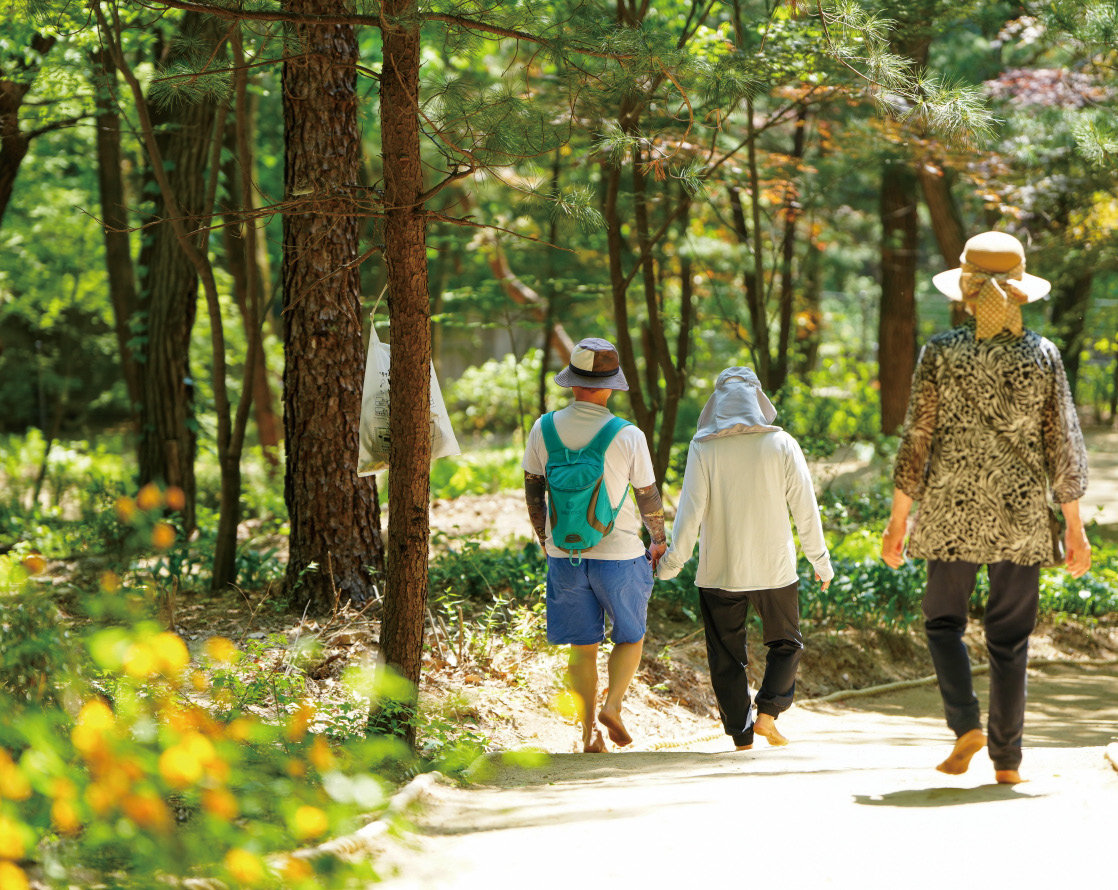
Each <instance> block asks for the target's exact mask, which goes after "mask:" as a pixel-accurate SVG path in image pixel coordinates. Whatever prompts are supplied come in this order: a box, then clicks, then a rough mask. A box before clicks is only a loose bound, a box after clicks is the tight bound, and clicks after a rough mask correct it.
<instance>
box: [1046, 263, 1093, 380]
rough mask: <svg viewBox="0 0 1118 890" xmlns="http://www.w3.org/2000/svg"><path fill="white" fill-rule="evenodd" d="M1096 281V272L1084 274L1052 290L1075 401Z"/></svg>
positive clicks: (1059, 338) (1062, 353)
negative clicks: (1088, 315) (1092, 292)
mask: <svg viewBox="0 0 1118 890" xmlns="http://www.w3.org/2000/svg"><path fill="white" fill-rule="evenodd" d="M1094 278H1095V276H1094V273H1093V272H1090V271H1088V272H1083V273H1081V274H1078V275H1075V276H1074V277H1071V278H1070V280H1060V281H1057V282H1056V286H1055V287H1053V288H1052V326H1053V327H1054V328H1055V329H1056V341H1057V345H1058V346H1059V347H1060V356H1061V357H1062V358H1063V360H1064V370H1065V371H1067V375H1068V386H1069V387H1070V388H1071V394H1072V398H1074V397H1075V394H1076V389H1077V387H1078V386H1079V358H1080V355H1081V354H1082V353H1083V346H1084V343H1085V342H1086V339H1087V336H1086V334H1087V331H1086V324H1087V308H1088V306H1089V305H1090V301H1091V285H1092V283H1093V282H1094Z"/></svg>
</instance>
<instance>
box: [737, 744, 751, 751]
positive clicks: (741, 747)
mask: <svg viewBox="0 0 1118 890" xmlns="http://www.w3.org/2000/svg"><path fill="white" fill-rule="evenodd" d="M752 748H753V746H752V745H734V750H735V751H749V750H751V749H752Z"/></svg>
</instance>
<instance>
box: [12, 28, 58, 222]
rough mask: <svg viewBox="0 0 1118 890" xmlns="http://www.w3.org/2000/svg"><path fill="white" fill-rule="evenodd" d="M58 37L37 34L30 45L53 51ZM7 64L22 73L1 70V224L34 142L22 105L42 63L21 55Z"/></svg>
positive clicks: (39, 52)
mask: <svg viewBox="0 0 1118 890" xmlns="http://www.w3.org/2000/svg"><path fill="white" fill-rule="evenodd" d="M56 40H57V38H54V37H44V36H43V35H42V34H36V35H35V36H34V37H33V38H32V39H31V45H30V47H29V49H31V50H32V51H33V52H34V53H36V55H38V56H44V55H46V54H47V53H48V52H50V50H51V48H52V47H53V46H54V44H55V42H56ZM20 55H22V54H20ZM4 67H5V69H7V68H9V67H10V68H12V69H14V70H15V71H18V72H19V76H16V77H11V79H9V77H10V76H9V73H8V71H6V70H0V224H2V223H3V222H4V213H5V211H6V210H7V209H8V204H9V202H10V201H11V199H12V192H13V190H14V189H15V183H16V175H17V174H18V173H19V167H20V164H22V163H23V159H24V158H25V157H26V156H27V149H28V146H30V144H31V137H30V136H29V135H28V134H27V133H24V132H23V131H22V130H21V129H20V125H19V109H20V106H21V105H23V99H24V97H25V96H26V95H27V94H28V92H30V90H31V86H32V84H33V83H34V81H35V76H36V75H37V74H38V69H39V63H38V60H31V61H26V60H24V59H23V58H18V59H17V60H12V61H11V62H10V65H5V66H4Z"/></svg>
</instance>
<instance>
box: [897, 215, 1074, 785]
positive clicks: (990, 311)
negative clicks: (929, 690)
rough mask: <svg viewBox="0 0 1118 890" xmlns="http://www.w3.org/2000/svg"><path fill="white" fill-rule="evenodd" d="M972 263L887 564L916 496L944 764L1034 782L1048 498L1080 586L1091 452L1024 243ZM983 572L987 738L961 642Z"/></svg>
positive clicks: (925, 404) (982, 251) (925, 402)
mask: <svg viewBox="0 0 1118 890" xmlns="http://www.w3.org/2000/svg"><path fill="white" fill-rule="evenodd" d="M960 260H961V263H962V265H961V266H960V268H958V269H951V270H948V271H946V272H941V273H940V274H938V275H936V276H935V277H934V278H933V279H932V282H933V284H935V286H936V287H937V288H938V289H939V290H940V291H941V292H942V293H944V294H945V295H946V296H947V297H949V298H950V299H952V300H955V301H959V302H961V303H962V304H963V306H964V307H965V308H966V310H967V312H968V313H970V315H971V316H973V317H972V318H969V319H967V320H966V322H964V323H963V324H962V325H960V326H959V327H956V328H954V329H952V330H950V331H947V332H946V333H943V334H938V335H937V336H935V337H932V338H931V339H930V340H929V341H928V343H927V345H925V347H924V349H923V351H922V352H921V354H920V359H919V362H918V363H917V368H916V373H915V375H914V376H913V381H912V393H911V395H910V396H909V402H908V415H907V417H906V419H905V425H904V431H903V434H902V436H901V444H900V448H899V450H898V452H897V460H896V465H895V467H894V472H893V481H894V485H895V490H894V492H893V509H892V514H891V515H890V517H889V524H888V526H887V527H886V529H885V533H884V535H883V537H882V542H881V556H882V558H883V559H884V560H885V562H886V563H887V564H888V565H889V566H891V567H892V568H897V567H899V566H900V565H901V563H902V562H904V558H905V553H904V545H905V536H906V534H907V533H908V517H909V511H910V510H911V508H912V505H913V503H914V502H915V501H919V502H920V513H919V516H918V517H917V518H916V521H915V523H914V526H913V528H912V534H911V536H910V537H909V540H908V553H909V555H911V556H915V557H917V558H923V559H926V560H927V561H928V582H927V588H926V589H925V592H924V603H923V610H924V618H925V625H924V626H925V629H926V632H927V636H928V648H929V650H930V651H931V655H932V662H933V664H934V665H935V669H936V677H937V679H938V681H939V689H940V694H941V696H942V698H943V706H944V712H945V716H946V718H947V725H948V726H949V727H950V729H951V730H952V731H953V732H954V733H955V737H956V741H955V746H954V748H953V750H952V751H951V754H950V755H949V756H948V757H947V759H946V760H944V761H943V762H942V763H941V764H940V765H939V766H938V767H937V769H939V770H940V771H941V772H944V773H949V774H952V775H957V774H960V773H964V772H966V770H967V768H968V766H969V765H970V761H971V758H972V757H973V756H974V755H975V754H977V753H978V752H979V751H981V750H982V748H983V747H984V746H987V747H988V750H989V754H990V759H991V760H992V761H993V762H994V776H995V779H996V780H997V781H998V782H999V783H1001V784H1007V785H1011V784H1015V783H1017V782H1020V781H1022V779H1021V776H1020V773H1019V772H1018V767H1019V766H1020V764H1021V739H1022V734H1023V730H1024V725H1025V679H1026V668H1027V666H1028V645H1029V635H1030V634H1031V633H1032V631H1033V627H1034V626H1035V624H1036V617H1037V606H1038V603H1039V598H1040V567H1041V565H1045V564H1050V563H1052V562H1054V544H1058V543H1059V541H1058V540H1057V541H1055V542H1054V541H1053V531H1052V528H1051V526H1050V524H1049V521H1048V515H1047V514H1048V510H1047V506H1046V489H1047V488H1048V486H1049V485H1050V486H1051V489H1052V494H1053V497H1054V498H1055V499H1056V501H1057V502H1058V503H1059V504H1060V505H1061V508H1062V511H1063V514H1064V517H1065V519H1066V522H1067V531H1066V534H1065V536H1064V542H1063V543H1064V546H1065V548H1066V560H1065V561H1066V565H1067V568H1068V570H1069V571H1070V572H1071V574H1072V575H1073V576H1074V577H1076V578H1078V577H1079V576H1080V575H1082V574H1083V573H1084V572H1086V571H1087V569H1089V568H1090V566H1091V545H1090V543H1089V542H1088V540H1087V535H1086V533H1085V532H1084V530H1083V521H1082V519H1081V518H1080V515H1079V498H1080V497H1082V496H1083V493H1084V492H1085V491H1086V488H1087V452H1086V449H1085V447H1084V444H1083V435H1082V433H1081V432H1080V429H1079V420H1078V418H1077V416H1076V413H1075V405H1074V403H1073V402H1072V398H1071V391H1070V390H1069V388H1068V382H1067V377H1066V375H1065V373H1064V366H1063V363H1062V362H1061V360H1060V353H1059V351H1058V350H1057V349H1056V347H1055V346H1054V345H1053V344H1052V343H1051V342H1049V341H1048V340H1046V339H1044V338H1043V337H1041V336H1039V335H1038V334H1036V333H1034V332H1033V331H1030V330H1028V329H1026V328H1025V327H1024V325H1023V323H1022V319H1021V306H1022V305H1023V304H1025V303H1030V302H1033V301H1034V300H1040V299H1042V298H1043V297H1045V296H1047V294H1048V291H1049V289H1050V288H1051V285H1050V284H1049V283H1048V282H1047V281H1045V280H1044V279H1043V278H1038V277H1037V276H1035V275H1029V274H1027V273H1026V272H1025V251H1024V248H1023V247H1022V246H1021V243H1020V242H1019V241H1018V240H1017V239H1016V238H1014V237H1013V236H1012V235H1008V234H1006V233H1004V232H984V233H982V234H980V235H976V236H974V237H973V238H971V239H970V240H969V241H967V243H966V245H965V246H964V249H963V255H962V256H961V257H960ZM1057 534H1058V533H1057ZM982 565H985V566H986V570H987V574H988V576H989V579H990V596H989V602H988V603H987V606H986V611H985V617H984V622H985V627H986V649H987V652H988V653H989V656H990V702H989V715H988V721H987V729H988V733H989V740H988V742H987V737H986V736H985V735H983V732H982V728H981V725H982V723H981V715H980V713H979V708H978V699H977V697H976V696H975V694H974V687H973V685H972V683H971V666H970V659H969V658H968V655H967V649H966V646H965V645H964V643H963V634H964V632H965V631H966V627H967V617H968V604H969V601H970V595H971V593H972V591H973V590H974V585H975V579H976V577H977V574H978V569H979V567H980V566H982Z"/></svg>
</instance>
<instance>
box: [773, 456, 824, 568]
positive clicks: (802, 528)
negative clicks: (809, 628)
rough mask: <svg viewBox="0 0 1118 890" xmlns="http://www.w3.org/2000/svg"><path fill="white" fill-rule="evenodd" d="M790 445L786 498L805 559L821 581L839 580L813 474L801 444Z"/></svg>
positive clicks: (786, 467) (787, 462) (786, 476)
mask: <svg viewBox="0 0 1118 890" xmlns="http://www.w3.org/2000/svg"><path fill="white" fill-rule="evenodd" d="M788 443H789V447H788V449H787V450H786V452H785V461H784V478H785V489H784V497H785V499H786V500H787V502H788V509H789V511H790V512H791V513H792V519H793V520H794V521H795V523H796V531H797V533H798V534H799V536H800V546H801V547H803V550H804V556H806V557H807V558H808V562H810V563H811V564H812V566H813V567H814V568H815V572H816V574H818V575H819V578H820V580H823V581H830V580H831V579H832V578H833V577H834V576H835V570H834V569H833V568H832V567H831V556H830V554H829V553H828V552H827V541H826V539H825V538H824V537H823V523H822V521H821V520H820V518H819V504H818V503H817V502H816V500H815V488H814V487H813V486H812V484H811V472H810V470H808V467H807V461H806V460H805V459H804V453H803V451H801V450H800V446H799V443H798V442H796V440H795V439H793V438H792V437H791V436H789V437H788Z"/></svg>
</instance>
